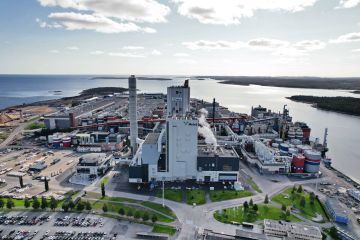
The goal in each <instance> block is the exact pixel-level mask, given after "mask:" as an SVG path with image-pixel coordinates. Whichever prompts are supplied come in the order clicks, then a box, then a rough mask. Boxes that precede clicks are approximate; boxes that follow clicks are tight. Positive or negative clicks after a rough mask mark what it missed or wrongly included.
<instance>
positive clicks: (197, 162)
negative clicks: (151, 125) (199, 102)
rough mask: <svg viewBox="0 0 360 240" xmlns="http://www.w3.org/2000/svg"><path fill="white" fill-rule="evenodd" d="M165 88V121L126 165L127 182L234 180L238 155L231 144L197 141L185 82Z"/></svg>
mask: <svg viewBox="0 0 360 240" xmlns="http://www.w3.org/2000/svg"><path fill="white" fill-rule="evenodd" d="M167 92H168V95H167V114H168V117H167V120H166V124H165V125H164V126H163V129H162V131H161V132H160V133H150V134H148V135H147V137H146V138H145V141H144V142H143V143H142V145H141V158H140V161H137V163H136V165H133V166H131V167H130V168H129V182H131V183H146V182H156V181H184V180H194V181H198V182H218V181H237V179H238V172H239V160H240V159H239V156H238V155H237V153H236V151H235V150H234V149H233V148H231V147H230V148H228V149H225V148H222V147H217V148H216V149H214V147H211V146H210V145H209V146H199V145H198V134H199V133H198V129H199V119H197V118H196V117H195V116H194V115H192V114H191V113H190V88H189V86H188V82H187V81H186V82H185V84H184V86H176V87H169V88H168V90H167ZM209 131H211V130H209Z"/></svg>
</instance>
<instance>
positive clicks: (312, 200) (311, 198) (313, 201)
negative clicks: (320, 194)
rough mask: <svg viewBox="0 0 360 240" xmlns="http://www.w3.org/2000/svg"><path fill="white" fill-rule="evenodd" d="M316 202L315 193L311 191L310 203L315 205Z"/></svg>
mask: <svg viewBox="0 0 360 240" xmlns="http://www.w3.org/2000/svg"><path fill="white" fill-rule="evenodd" d="M314 203H315V193H313V192H311V193H310V204H311V205H314Z"/></svg>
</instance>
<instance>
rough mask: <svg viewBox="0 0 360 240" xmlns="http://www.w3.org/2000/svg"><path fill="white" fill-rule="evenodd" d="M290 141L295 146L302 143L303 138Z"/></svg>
mask: <svg viewBox="0 0 360 240" xmlns="http://www.w3.org/2000/svg"><path fill="white" fill-rule="evenodd" d="M290 142H291V144H294V145H295V146H297V145H301V144H302V142H301V140H299V139H291V140H290Z"/></svg>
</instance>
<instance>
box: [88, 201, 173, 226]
mask: <svg viewBox="0 0 360 240" xmlns="http://www.w3.org/2000/svg"><path fill="white" fill-rule="evenodd" d="M90 203H91V205H92V209H94V210H98V211H102V207H103V206H104V204H105V203H106V205H107V208H108V212H109V213H110V212H112V213H118V212H119V209H120V208H122V209H124V210H125V213H127V212H128V211H129V210H131V212H132V214H133V215H134V214H135V212H136V211H138V212H140V215H141V216H142V215H143V214H144V213H148V214H149V216H150V218H151V216H152V215H155V216H156V217H157V219H158V221H159V222H173V221H174V219H172V218H168V217H165V216H163V215H161V214H158V213H156V212H152V211H147V210H144V209H141V208H137V207H132V206H128V205H126V204H123V203H113V202H100V201H90Z"/></svg>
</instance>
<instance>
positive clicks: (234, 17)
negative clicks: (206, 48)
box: [173, 0, 318, 25]
mask: <svg viewBox="0 0 360 240" xmlns="http://www.w3.org/2000/svg"><path fill="white" fill-rule="evenodd" d="M317 1H318V0H226V1H219V0H173V2H175V3H176V4H177V5H178V13H179V14H180V15H182V16H186V17H188V18H191V19H196V20H198V21H199V22H201V23H204V24H220V25H232V24H239V23H240V22H241V21H240V20H241V19H242V18H246V17H252V16H253V15H254V14H255V12H256V11H259V10H267V11H284V12H298V11H302V10H304V9H305V8H307V7H310V6H313V5H314V4H315V3H316V2H317Z"/></svg>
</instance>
